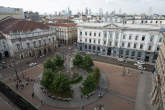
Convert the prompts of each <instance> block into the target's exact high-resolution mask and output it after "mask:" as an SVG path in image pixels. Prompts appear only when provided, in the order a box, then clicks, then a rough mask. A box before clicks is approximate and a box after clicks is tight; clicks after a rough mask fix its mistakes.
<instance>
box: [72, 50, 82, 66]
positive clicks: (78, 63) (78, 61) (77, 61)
mask: <svg viewBox="0 0 165 110" xmlns="http://www.w3.org/2000/svg"><path fill="white" fill-rule="evenodd" d="M73 65H74V66H78V67H80V66H82V65H83V57H82V56H81V55H80V53H77V54H76V56H75V58H74V59H73Z"/></svg>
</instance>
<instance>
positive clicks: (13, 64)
mask: <svg viewBox="0 0 165 110" xmlns="http://www.w3.org/2000/svg"><path fill="white" fill-rule="evenodd" d="M11 66H12V67H13V69H14V72H15V75H16V78H17V86H18V81H19V76H18V71H17V69H16V67H15V61H14V58H12V61H11Z"/></svg>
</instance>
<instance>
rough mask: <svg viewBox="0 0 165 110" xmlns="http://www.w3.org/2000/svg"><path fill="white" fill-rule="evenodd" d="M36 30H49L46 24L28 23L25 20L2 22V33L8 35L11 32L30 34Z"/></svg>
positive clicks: (0, 23)
mask: <svg viewBox="0 0 165 110" xmlns="http://www.w3.org/2000/svg"><path fill="white" fill-rule="evenodd" d="M35 29H43V30H44V29H49V27H48V26H47V25H45V24H42V23H39V22H32V21H26V20H23V19H15V18H9V19H6V20H4V21H0V31H1V32H3V33H5V34H8V33H10V32H13V33H15V32H28V31H33V30H35Z"/></svg>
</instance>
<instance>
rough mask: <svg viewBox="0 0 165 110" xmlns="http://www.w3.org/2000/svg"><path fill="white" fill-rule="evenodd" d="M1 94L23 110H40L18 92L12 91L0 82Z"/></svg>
mask: <svg viewBox="0 0 165 110" xmlns="http://www.w3.org/2000/svg"><path fill="white" fill-rule="evenodd" d="M0 92H2V93H3V94H4V95H5V96H6V97H7V98H8V99H10V100H11V101H12V102H13V103H14V104H15V105H17V106H18V107H19V108H20V109H21V110H38V109H37V108H36V107H35V106H34V105H33V104H32V103H30V102H29V101H27V100H26V99H24V98H23V97H22V96H20V95H19V94H18V93H17V92H16V91H14V90H13V89H11V88H10V87H9V86H8V85H6V84H5V83H3V82H2V81H0Z"/></svg>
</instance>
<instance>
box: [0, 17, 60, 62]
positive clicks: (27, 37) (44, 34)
mask: <svg viewBox="0 0 165 110" xmlns="http://www.w3.org/2000/svg"><path fill="white" fill-rule="evenodd" d="M0 33H1V34H2V35H3V36H4V37H5V40H6V42H7V47H8V50H7V52H6V56H7V55H8V56H11V57H17V58H21V59H22V58H25V57H29V56H31V57H33V56H34V57H39V56H42V55H47V54H48V53H49V52H53V51H55V48H56V47H57V42H56V30H53V29H51V28H49V27H48V26H47V25H44V24H42V23H38V22H31V21H25V20H22V19H15V18H8V19H6V20H3V21H0Z"/></svg>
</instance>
